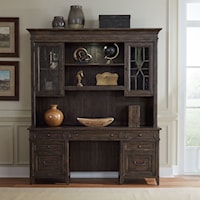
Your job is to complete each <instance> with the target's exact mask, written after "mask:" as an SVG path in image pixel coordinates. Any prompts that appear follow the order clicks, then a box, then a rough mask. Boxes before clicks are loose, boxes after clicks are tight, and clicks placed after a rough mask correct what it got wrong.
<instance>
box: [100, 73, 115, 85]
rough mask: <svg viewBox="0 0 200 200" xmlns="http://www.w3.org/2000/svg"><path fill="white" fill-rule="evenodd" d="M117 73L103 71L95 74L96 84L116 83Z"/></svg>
mask: <svg viewBox="0 0 200 200" xmlns="http://www.w3.org/2000/svg"><path fill="white" fill-rule="evenodd" d="M118 77H119V75H118V74H117V73H110V72H104V73H102V74H97V75H96V85H117V81H118Z"/></svg>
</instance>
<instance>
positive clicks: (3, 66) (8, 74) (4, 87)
mask: <svg viewBox="0 0 200 200" xmlns="http://www.w3.org/2000/svg"><path fill="white" fill-rule="evenodd" d="M0 100H16V101H17V100H19V62H18V61H0Z"/></svg>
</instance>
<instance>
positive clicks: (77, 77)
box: [76, 70, 84, 87]
mask: <svg viewBox="0 0 200 200" xmlns="http://www.w3.org/2000/svg"><path fill="white" fill-rule="evenodd" d="M83 77H84V74H83V70H80V71H78V72H77V74H76V79H77V86H79V87H83V84H82V83H81V81H82V78H83Z"/></svg>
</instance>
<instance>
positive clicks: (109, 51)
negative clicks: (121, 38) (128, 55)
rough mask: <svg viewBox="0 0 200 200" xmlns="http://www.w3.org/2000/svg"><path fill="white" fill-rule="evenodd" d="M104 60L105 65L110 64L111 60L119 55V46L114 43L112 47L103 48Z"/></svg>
mask: <svg viewBox="0 0 200 200" xmlns="http://www.w3.org/2000/svg"><path fill="white" fill-rule="evenodd" d="M103 50H104V54H105V57H104V58H105V59H106V60H107V62H106V64H110V63H112V62H113V60H114V59H115V58H116V57H117V56H118V55H119V46H118V45H117V44H116V43H114V45H113V46H104V48H103Z"/></svg>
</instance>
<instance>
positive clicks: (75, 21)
mask: <svg viewBox="0 0 200 200" xmlns="http://www.w3.org/2000/svg"><path fill="white" fill-rule="evenodd" d="M84 25H85V17H84V14H83V10H82V6H80V5H72V6H71V7H70V11H69V15H68V27H69V28H74V29H80V28H83V27H84Z"/></svg>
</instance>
